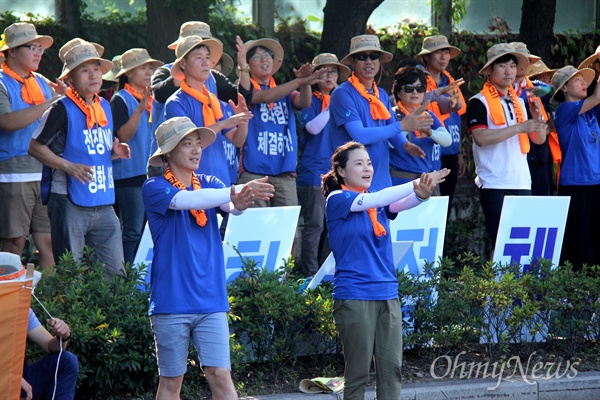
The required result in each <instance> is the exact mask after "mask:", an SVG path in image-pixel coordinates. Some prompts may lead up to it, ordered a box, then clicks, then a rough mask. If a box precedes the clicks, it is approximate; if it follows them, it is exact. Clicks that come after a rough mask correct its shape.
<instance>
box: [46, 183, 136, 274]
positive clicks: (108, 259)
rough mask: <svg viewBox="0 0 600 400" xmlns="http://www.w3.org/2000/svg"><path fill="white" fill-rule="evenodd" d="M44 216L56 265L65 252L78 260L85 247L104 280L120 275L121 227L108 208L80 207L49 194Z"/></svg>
mask: <svg viewBox="0 0 600 400" xmlns="http://www.w3.org/2000/svg"><path fill="white" fill-rule="evenodd" d="M48 216H49V217H50V225H51V229H52V251H53V252H54V260H55V261H56V263H57V264H58V262H59V259H60V257H62V256H63V254H65V252H66V251H70V252H72V253H73V255H74V256H75V258H76V259H80V258H81V257H82V256H83V250H84V247H85V246H88V247H90V248H92V249H93V250H94V255H95V257H96V259H98V260H100V262H102V263H104V267H105V269H106V275H107V276H108V277H110V276H113V275H116V274H120V273H122V272H123V271H124V268H123V243H122V241H121V227H120V225H119V220H118V218H117V215H116V214H115V210H114V209H113V207H112V205H106V206H98V207H80V206H78V205H76V204H74V203H73V202H71V200H70V199H69V197H68V196H67V195H66V194H56V193H50V196H49V198H48Z"/></svg>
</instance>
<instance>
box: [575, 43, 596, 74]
mask: <svg viewBox="0 0 600 400" xmlns="http://www.w3.org/2000/svg"><path fill="white" fill-rule="evenodd" d="M598 53H600V46H598V47H597V48H596V52H595V53H594V54H592V55H591V56H589V57H588V58H586V59H585V60H583V61H582V62H581V64H579V66H578V67H577V69H582V68H591V69H594V63H595V62H596V60H598Z"/></svg>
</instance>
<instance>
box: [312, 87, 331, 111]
mask: <svg viewBox="0 0 600 400" xmlns="http://www.w3.org/2000/svg"><path fill="white" fill-rule="evenodd" d="M313 96H315V97H316V98H317V99H319V100H321V102H322V103H323V104H322V105H321V112H323V111H325V109H326V108H327V107H329V102H330V101H331V95H329V94H324V93H321V92H320V91H318V90H315V91H314V92H313Z"/></svg>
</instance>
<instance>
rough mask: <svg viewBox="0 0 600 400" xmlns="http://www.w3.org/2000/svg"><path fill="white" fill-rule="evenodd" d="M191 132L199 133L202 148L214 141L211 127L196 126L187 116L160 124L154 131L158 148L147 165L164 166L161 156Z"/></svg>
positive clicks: (214, 135) (171, 149)
mask: <svg viewBox="0 0 600 400" xmlns="http://www.w3.org/2000/svg"><path fill="white" fill-rule="evenodd" d="M193 132H198V133H200V142H201V147H202V148H203V149H205V148H206V147H208V146H209V145H210V144H211V143H212V142H214V141H215V138H216V134H215V132H214V131H213V130H212V129H210V128H204V127H197V126H196V125H194V123H193V122H192V120H191V119H189V118H188V117H173V118H171V119H168V120H166V121H165V122H163V123H162V124H160V126H159V127H158V128H157V129H156V133H155V135H156V142H157V143H158V150H156V151H155V152H154V154H152V156H151V157H150V159H149V160H148V165H149V166H151V167H162V166H164V164H165V163H164V161H163V158H162V156H164V155H165V154H169V153H170V152H172V151H173V149H174V148H175V147H176V146H177V145H178V144H179V142H181V139H183V138H184V137H186V136H187V135H189V134H190V133H193Z"/></svg>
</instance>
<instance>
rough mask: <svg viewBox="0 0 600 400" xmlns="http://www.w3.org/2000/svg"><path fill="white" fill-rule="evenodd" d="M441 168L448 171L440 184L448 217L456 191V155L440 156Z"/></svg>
mask: <svg viewBox="0 0 600 400" xmlns="http://www.w3.org/2000/svg"><path fill="white" fill-rule="evenodd" d="M442 168H448V169H450V173H449V174H448V176H447V177H446V180H445V181H444V182H442V183H440V194H441V195H442V196H448V215H450V210H451V209H452V199H453V198H454V192H455V191H456V182H457V181H458V154H451V155H447V156H442Z"/></svg>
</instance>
